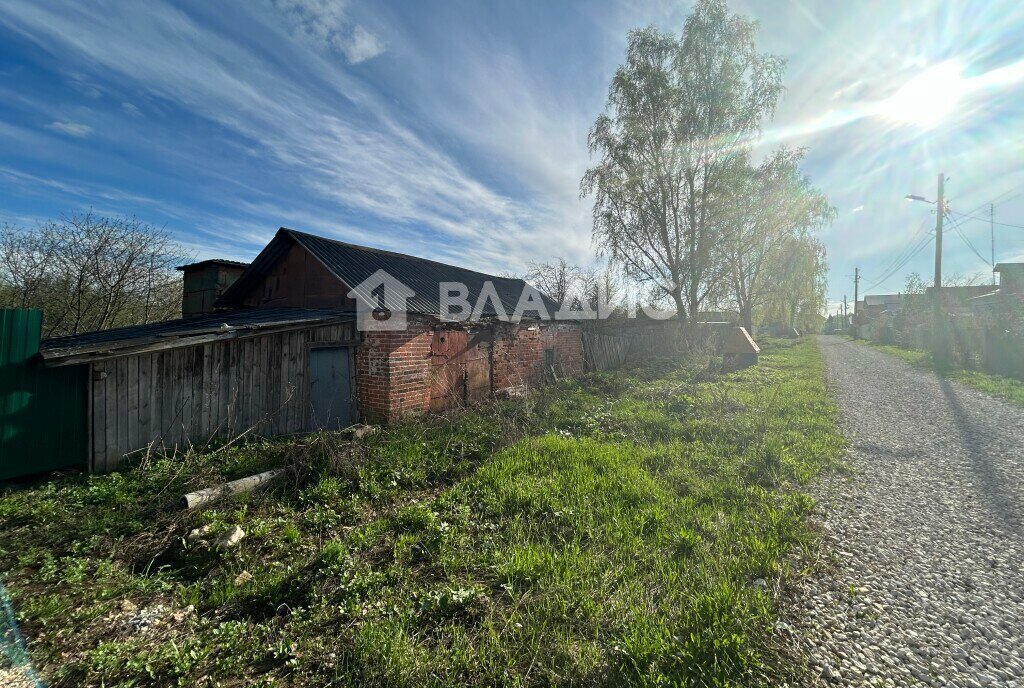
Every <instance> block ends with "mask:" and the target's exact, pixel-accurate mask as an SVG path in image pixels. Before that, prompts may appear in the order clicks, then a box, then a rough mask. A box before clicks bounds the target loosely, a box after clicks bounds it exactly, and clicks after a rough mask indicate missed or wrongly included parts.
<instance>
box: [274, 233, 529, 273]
mask: <svg viewBox="0 0 1024 688" xmlns="http://www.w3.org/2000/svg"><path fill="white" fill-rule="evenodd" d="M279 231H282V232H287V233H288V234H290V235H292V236H294V237H295V238H296V239H298V240H299V241H300V242H301V239H300V238H299V237H312V238H314V239H319V240H320V241H329V242H331V243H332V244H338V245H339V246H345V247H346V248H354V249H357V250H360V251H369V252H371V253H381V254H384V255H386V256H395V257H398V258H407V259H409V260H414V261H417V262H420V263H432V264H434V265H440V266H441V267H445V268H454V269H456V270H465V271H466V272H472V273H474V274H477V275H482V276H484V277H489V278H491V279H499V280H506V281H511V282H522V283H523V284H526V280H524V279H522V278H521V277H502V276H500V275H492V274H491V273H489V272H481V271H480V270H474V269H472V268H466V267H462V266H461V265H453V264H452V263H442V262H441V261H439V260H432V259H430V258H423V257H421V256H413V255H410V254H408V253H399V252H398V251H389V250H387V249H383V248H377V247H375V246H363V245H361V244H353V243H351V242H348V241H341V240H340V239H332V238H330V237H325V236H320V235H319V234H312V233H310V232H303V231H301V230H298V229H292V228H291V227H281V228H280V229H279ZM306 248H309V247H308V246H306Z"/></svg>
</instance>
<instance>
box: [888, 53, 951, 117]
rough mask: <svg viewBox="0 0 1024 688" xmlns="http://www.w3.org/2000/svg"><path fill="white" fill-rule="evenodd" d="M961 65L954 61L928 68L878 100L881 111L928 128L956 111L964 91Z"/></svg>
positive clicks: (889, 115)
mask: <svg viewBox="0 0 1024 688" xmlns="http://www.w3.org/2000/svg"><path fill="white" fill-rule="evenodd" d="M962 73H963V68H962V67H961V65H960V63H959V62H957V61H956V60H950V61H948V62H942V63H940V64H937V65H935V66H933V67H929V68H928V69H926V70H925V71H923V72H921V73H920V74H918V75H917V76H915V77H914V78H912V79H911V80H910V81H908V82H907V83H905V84H904V85H903V86H902V87H901V88H900V89H899V90H898V91H896V93H894V94H893V95H892V96H891V97H889V98H888V99H887V100H884V101H882V103H881V113H882V115H884V116H885V117H887V118H888V119H890V120H893V121H894V122H899V123H901V124H914V125H917V126H919V127H921V128H923V129H931V128H932V127H935V126H937V125H938V124H939V123H941V122H942V121H943V120H945V119H947V118H948V117H949V116H950V115H951V114H953V112H954V111H955V110H956V107H957V105H958V104H959V102H960V99H961V97H962V96H963V95H964V93H965V92H966V91H967V81H966V80H965V79H964V78H963V75H962Z"/></svg>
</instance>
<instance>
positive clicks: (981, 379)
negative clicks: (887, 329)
mask: <svg viewBox="0 0 1024 688" xmlns="http://www.w3.org/2000/svg"><path fill="white" fill-rule="evenodd" d="M856 341H858V342H861V343H863V344H868V345H870V346H872V347H874V348H876V349H879V350H881V351H884V352H885V353H887V354H890V355H892V356H896V357H897V358H900V359H903V360H904V361H907V362H908V363H910V364H912V365H914V366H917V367H918V368H923V369H925V370H931V371H933V372H935V373H938V374H939V375H942V376H943V377H946V378H949V379H951V380H956V381H957V382H962V383H963V384H965V385H968V386H970V387H973V388H974V389H977V390H979V391H981V392H986V393H988V394H991V395H992V396H996V397H1000V398H1002V399H1006V400H1008V401H1011V402H1013V403H1015V404H1020V405H1022V406H1024V381H1021V380H1016V379H1014V378H1012V377H1003V376H1002V375H992V374H990V373H985V372H982V371H980V370H971V369H969V368H963V367H961V366H957V365H955V364H949V363H940V362H938V361H936V360H935V359H934V358H933V357H932V354H931V352H929V351H922V350H921V349H904V348H902V347H899V346H893V345H891V344H876V343H875V342H870V341H866V340H863V339H858V340H856Z"/></svg>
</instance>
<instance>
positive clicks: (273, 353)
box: [266, 334, 281, 435]
mask: <svg viewBox="0 0 1024 688" xmlns="http://www.w3.org/2000/svg"><path fill="white" fill-rule="evenodd" d="M280 366H281V337H280V336H278V335H276V334H274V335H269V336H268V337H267V371H266V377H267V411H268V413H269V414H270V419H269V422H268V423H267V430H266V431H267V433H268V434H270V435H276V434H278V432H279V429H278V426H279V422H278V421H279V420H280V417H281V414H280V413H279V411H280V409H281V368H280Z"/></svg>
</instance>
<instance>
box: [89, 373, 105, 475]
mask: <svg viewBox="0 0 1024 688" xmlns="http://www.w3.org/2000/svg"><path fill="white" fill-rule="evenodd" d="M102 374H103V364H102V363H100V364H93V365H90V366H89V385H90V388H91V391H92V427H91V428H90V434H91V435H92V457H91V460H90V462H89V464H90V466H91V467H92V470H93V472H100V471H102V470H103V469H104V468H105V467H106V461H107V405H106V398H107V397H106V385H105V384H104V381H103V379H99V380H97V379H96V378H97V377H98V376H100V375H102Z"/></svg>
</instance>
